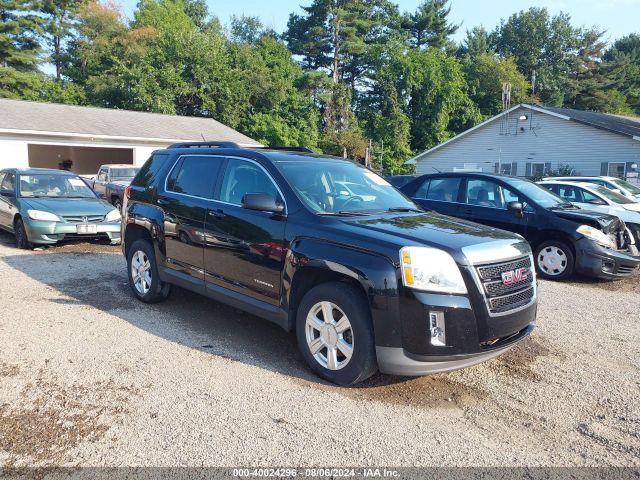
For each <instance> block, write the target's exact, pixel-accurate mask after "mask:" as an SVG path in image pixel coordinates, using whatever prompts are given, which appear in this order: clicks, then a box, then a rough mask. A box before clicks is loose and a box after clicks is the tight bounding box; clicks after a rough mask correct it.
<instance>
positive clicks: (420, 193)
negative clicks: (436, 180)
mask: <svg viewBox="0 0 640 480" xmlns="http://www.w3.org/2000/svg"><path fill="white" fill-rule="evenodd" d="M430 183H431V180H430V179H426V180H425V181H424V182H423V183H422V185H420V187H419V188H418V190H416V193H415V195H414V198H427V192H428V191H429V184H430Z"/></svg>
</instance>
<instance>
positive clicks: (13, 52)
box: [0, 0, 42, 72]
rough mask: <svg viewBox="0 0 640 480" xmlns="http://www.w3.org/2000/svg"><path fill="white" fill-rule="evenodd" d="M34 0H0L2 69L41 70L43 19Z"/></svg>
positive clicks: (0, 61) (0, 56) (0, 55)
mask: <svg viewBox="0 0 640 480" xmlns="http://www.w3.org/2000/svg"><path fill="white" fill-rule="evenodd" d="M33 11H35V5H34V3H33V2H32V1H31V0H0V67H10V68H15V69H16V70H18V71H21V72H29V71H32V72H33V71H35V70H37V67H38V63H39V61H40V58H39V54H40V45H39V43H38V34H39V33H40V31H41V29H42V19H41V18H40V17H39V16H38V15H35V14H34V13H31V12H33Z"/></svg>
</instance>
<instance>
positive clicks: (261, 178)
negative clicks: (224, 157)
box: [220, 158, 282, 205]
mask: <svg viewBox="0 0 640 480" xmlns="http://www.w3.org/2000/svg"><path fill="white" fill-rule="evenodd" d="M247 193H268V194H269V195H272V196H273V197H274V198H275V199H277V200H282V198H280V195H279V193H278V189H277V188H276V186H275V184H274V183H273V180H272V179H271V178H270V177H269V176H268V175H267V174H266V173H265V172H264V170H262V168H260V167H259V166H258V165H256V164H255V163H253V162H249V161H247V160H240V159H237V158H230V159H229V161H228V163H227V171H226V172H225V175H224V180H223V181H222V189H221V190H220V200H221V201H223V202H227V203H232V204H234V205H240V204H242V197H244V195H245V194H247Z"/></svg>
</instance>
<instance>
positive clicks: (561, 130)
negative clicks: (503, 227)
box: [416, 107, 640, 176]
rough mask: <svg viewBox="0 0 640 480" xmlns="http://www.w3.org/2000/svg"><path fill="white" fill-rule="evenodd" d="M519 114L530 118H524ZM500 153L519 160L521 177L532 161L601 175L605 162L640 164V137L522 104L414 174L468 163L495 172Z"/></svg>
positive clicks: (426, 159) (425, 161)
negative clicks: (568, 166)
mask: <svg viewBox="0 0 640 480" xmlns="http://www.w3.org/2000/svg"><path fill="white" fill-rule="evenodd" d="M521 115H528V116H529V119H527V120H526V121H522V122H521V121H519V117H520V116H521ZM521 127H522V128H523V129H524V131H522V130H521ZM499 156H500V157H501V163H502V165H506V164H511V165H512V168H514V166H516V165H517V171H516V173H515V174H516V175H518V176H525V175H530V174H531V173H530V172H531V168H532V164H534V163H543V164H545V170H547V169H557V168H558V166H559V165H570V166H572V167H573V168H574V169H575V173H576V174H580V175H600V174H601V173H600V172H601V165H602V163H603V162H625V163H640V141H637V140H634V139H632V138H630V137H625V136H623V135H619V134H615V133H611V132H608V131H606V130H601V129H598V128H595V127H591V126H587V125H582V124H580V123H577V122H575V121H571V120H564V119H562V118H559V117H555V116H553V115H549V114H546V113H542V112H538V111H531V110H530V109H528V108H525V107H521V108H518V109H516V110H514V111H513V112H511V113H510V114H509V121H508V124H507V122H506V121H505V120H503V118H502V117H500V118H496V119H495V120H494V121H492V122H489V123H487V124H486V125H484V126H482V127H480V128H478V129H477V130H474V131H472V132H470V133H468V134H466V135H464V136H462V137H460V138H459V139H456V140H453V141H451V142H450V143H448V144H447V145H444V146H442V147H441V148H439V149H437V150H434V151H433V152H430V153H427V154H425V155H424V156H423V157H420V158H418V159H417V161H416V173H418V174H424V173H433V172H434V171H435V169H437V170H440V171H444V172H450V171H453V170H454V168H464V167H465V164H467V166H469V164H476V165H477V166H478V168H482V170H483V171H484V172H494V171H495V169H496V164H497V163H498V158H499ZM528 164H529V165H528ZM432 167H434V168H432Z"/></svg>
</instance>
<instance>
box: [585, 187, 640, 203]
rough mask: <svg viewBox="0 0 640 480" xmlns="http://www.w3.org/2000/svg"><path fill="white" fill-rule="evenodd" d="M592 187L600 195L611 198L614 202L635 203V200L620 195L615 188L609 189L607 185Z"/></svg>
mask: <svg viewBox="0 0 640 480" xmlns="http://www.w3.org/2000/svg"><path fill="white" fill-rule="evenodd" d="M591 189H592V190H595V191H596V192H598V193H599V194H600V195H602V196H603V197H605V198H606V199H608V200H611V201H612V202H614V203H620V204H625V203H635V202H634V201H633V200H630V199H628V198H627V197H625V196H624V195H620V194H619V193H617V192H614V191H613V190H609V189H608V188H607V187H603V186H602V185H594V186H592V187H591Z"/></svg>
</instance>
